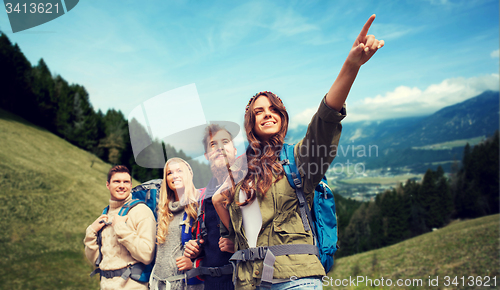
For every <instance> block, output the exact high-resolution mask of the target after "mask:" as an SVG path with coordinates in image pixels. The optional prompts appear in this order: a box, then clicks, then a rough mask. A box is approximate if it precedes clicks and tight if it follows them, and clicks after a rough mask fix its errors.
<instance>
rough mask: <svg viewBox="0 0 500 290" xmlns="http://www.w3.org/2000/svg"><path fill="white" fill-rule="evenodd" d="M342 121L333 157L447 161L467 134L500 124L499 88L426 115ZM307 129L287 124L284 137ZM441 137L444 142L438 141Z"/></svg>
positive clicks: (483, 133) (368, 161)
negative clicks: (336, 150) (290, 126)
mask: <svg viewBox="0 0 500 290" xmlns="http://www.w3.org/2000/svg"><path fill="white" fill-rule="evenodd" d="M342 126H343V129H342V137H341V138H340V144H339V150H338V152H337V154H338V155H337V157H336V159H335V162H342V163H345V162H364V163H365V165H366V168H372V169H373V168H381V167H405V166H407V167H410V168H413V169H414V170H416V171H425V170H426V169H427V168H428V167H429V165H436V164H438V163H441V164H446V163H448V165H451V163H452V161H453V160H461V158H462V152H463V147H464V145H465V143H466V142H467V141H468V140H469V139H473V138H479V139H480V137H483V138H486V137H489V136H491V135H493V133H494V132H495V130H498V129H499V92H498V91H485V92H483V93H482V94H480V95H478V96H476V97H473V98H470V99H467V100H465V101H463V102H460V103H457V104H454V105H451V106H448V107H445V108H442V109H441V110H439V111H437V112H435V113H434V114H431V115H427V116H417V117H407V118H397V119H386V120H375V121H361V122H353V123H345V124H343V125H342ZM306 130H307V127H306V126H304V125H302V126H299V127H297V128H296V129H291V130H289V132H288V134H287V139H286V141H287V142H289V143H295V142H297V141H298V140H300V138H302V136H304V135H305V132H306ZM460 141H462V142H460ZM443 143H447V145H448V146H439V145H440V144H443ZM472 145H473V144H472ZM369 149H371V150H369ZM368 155H370V156H368ZM444 167H447V168H448V170H449V169H450V166H444ZM445 170H446V168H445Z"/></svg>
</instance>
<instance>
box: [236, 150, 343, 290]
mask: <svg viewBox="0 0 500 290" xmlns="http://www.w3.org/2000/svg"><path fill="white" fill-rule="evenodd" d="M294 147H295V146H294V145H288V144H284V145H283V147H282V149H281V152H280V163H281V164H282V166H283V169H284V170H285V174H286V177H287V180H288V182H289V183H290V186H291V187H292V188H294V189H295V192H296V194H297V199H298V200H299V209H300V217H301V218H302V223H303V224H304V229H305V230H306V231H312V232H313V236H314V242H315V245H310V244H283V245H274V246H266V247H255V248H248V249H244V250H239V251H237V252H236V253H234V254H233V256H232V257H231V258H230V259H229V261H230V262H231V264H232V265H233V269H234V272H233V282H234V283H236V277H237V271H238V264H239V263H241V262H247V261H256V260H263V264H264V265H263V268H262V276H261V281H260V285H258V286H261V287H271V286H272V282H273V273H274V262H275V261H276V256H283V255H291V254H308V255H316V256H317V257H318V259H319V260H320V261H321V264H322V265H323V268H324V269H325V272H326V273H328V272H329V271H330V270H331V268H332V266H333V255H334V254H335V252H336V251H337V249H338V245H337V241H338V235H337V234H338V233H337V214H336V211H335V200H334V199H333V193H332V191H331V189H330V187H328V184H327V181H326V177H324V176H323V178H322V180H321V182H320V183H319V184H318V185H317V186H316V188H315V190H314V199H313V207H312V210H309V206H308V205H307V201H306V198H305V195H304V189H303V188H302V180H301V178H300V174H299V171H298V169H297V165H296V164H295V155H294V152H293V150H294Z"/></svg>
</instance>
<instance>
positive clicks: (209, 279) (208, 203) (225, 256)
mask: <svg viewBox="0 0 500 290" xmlns="http://www.w3.org/2000/svg"><path fill="white" fill-rule="evenodd" d="M232 139H233V136H232V135H231V133H230V132H229V131H228V130H226V129H224V128H223V127H221V126H219V125H217V124H211V125H209V126H207V128H206V130H205V136H204V138H203V145H204V147H205V158H206V159H207V160H208V161H209V162H210V169H211V171H212V175H213V177H212V179H210V181H209V182H208V185H207V187H206V190H205V199H204V201H203V204H202V211H203V212H204V223H205V228H206V236H205V237H203V239H201V240H199V241H197V240H191V241H189V242H188V243H187V244H186V248H185V251H184V255H185V256H186V257H189V258H191V259H194V258H196V257H198V256H199V255H200V253H201V252H202V251H203V252H204V258H203V262H202V264H203V267H211V268H219V269H220V271H212V272H213V273H214V274H213V275H204V276H203V278H204V280H205V289H221V290H224V289H234V286H233V282H232V267H231V264H230V263H229V258H231V256H232V255H233V253H234V244H233V242H232V241H231V240H229V239H227V238H221V235H220V226H221V222H220V219H219V216H218V215H217V212H216V210H215V208H214V205H213V203H212V196H213V195H214V193H215V192H216V191H217V190H218V189H219V188H220V186H221V185H222V184H223V183H224V181H225V180H226V178H227V176H228V170H227V165H226V158H227V162H228V163H229V165H232V164H233V163H234V161H235V159H236V152H237V151H236V148H235V147H234V144H233V141H232ZM223 151H224V152H223ZM224 153H225V154H224ZM198 226H200V225H198ZM198 242H199V243H198ZM200 245H201V246H200ZM219 274H222V275H219Z"/></svg>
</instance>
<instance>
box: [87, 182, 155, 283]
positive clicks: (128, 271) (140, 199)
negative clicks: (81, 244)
mask: <svg viewBox="0 0 500 290" xmlns="http://www.w3.org/2000/svg"><path fill="white" fill-rule="evenodd" d="M161 182H162V179H153V180H150V181H147V182H144V183H143V184H140V185H137V186H136V187H134V188H133V189H132V190H131V194H132V200H130V201H129V202H127V203H126V204H124V205H123V206H122V207H121V209H120V211H119V212H118V215H119V216H125V215H127V214H128V212H129V211H130V210H131V209H132V208H134V207H135V206H136V205H138V204H141V203H143V204H145V205H147V206H148V207H149V208H150V209H151V211H152V212H153V214H154V217H155V220H157V219H158V217H157V213H156V207H157V205H158V201H159V192H160V187H161ZM108 210H109V205H108V206H107V207H105V208H104V210H103V211H102V214H107V213H108ZM102 229H104V227H103V228H102ZM102 229H101V230H99V232H97V244H98V245H99V256H98V257H97V260H96V262H95V265H96V267H97V268H96V269H95V270H94V271H93V272H92V273H91V274H90V276H91V277H92V276H94V275H95V274H96V273H100V274H101V276H106V275H107V274H106V273H104V272H105V271H102V270H100V269H99V264H100V263H101V261H102V253H101V245H102V237H101V234H102ZM154 263H155V259H153V261H152V262H151V263H150V264H148V265H144V264H143V263H140V262H139V263H136V264H134V265H132V266H131V267H128V268H124V269H119V270H114V271H111V272H115V273H112V274H111V275H114V276H121V277H122V278H123V279H127V278H129V277H130V278H132V279H133V280H135V281H139V282H148V281H149V277H150V276H151V270H152V269H153V266H154ZM118 271H120V272H122V273H121V275H116V273H118ZM106 272H110V271H106ZM110 277H111V276H110Z"/></svg>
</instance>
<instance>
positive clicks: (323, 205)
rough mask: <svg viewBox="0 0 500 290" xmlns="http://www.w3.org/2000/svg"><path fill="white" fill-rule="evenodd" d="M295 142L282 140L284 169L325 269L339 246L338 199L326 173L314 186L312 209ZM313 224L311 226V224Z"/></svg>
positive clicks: (326, 269)
mask: <svg viewBox="0 0 500 290" xmlns="http://www.w3.org/2000/svg"><path fill="white" fill-rule="evenodd" d="M294 148H295V146H294V145H289V144H283V148H282V149H281V152H280V160H281V164H282V165H283V169H284V170H285V174H286V178H287V179H288V183H290V186H291V187H292V188H294V189H295V192H296V194H297V198H298V199H299V208H300V216H301V218H302V223H303V224H304V229H305V230H306V231H309V230H312V232H313V235H314V239H315V243H316V245H317V246H318V250H319V257H318V258H319V259H320V261H321V264H322V265H323V268H325V271H326V273H328V272H329V271H330V269H331V268H332V266H333V255H334V254H335V252H336V251H337V249H338V245H337V242H338V227H337V213H336V209H335V199H334V197H333V193H332V190H331V189H330V187H329V186H328V181H327V180H326V176H323V178H322V179H321V181H320V183H319V184H318V185H317V186H316V188H315V190H314V200H313V206H312V209H311V210H309V206H308V205H307V201H306V200H305V195H304V189H303V187H302V180H301V178H300V173H299V170H298V168H297V165H296V164H295V155H294ZM311 224H312V226H310V225H311Z"/></svg>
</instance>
